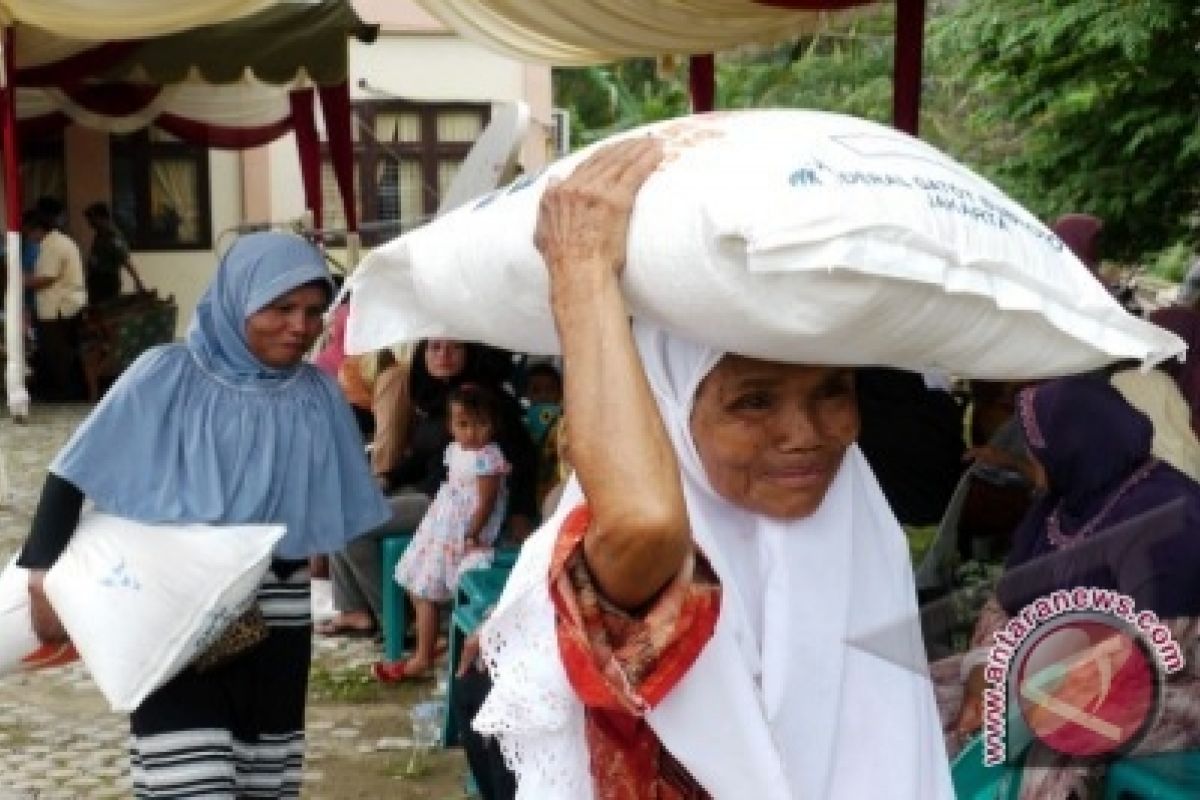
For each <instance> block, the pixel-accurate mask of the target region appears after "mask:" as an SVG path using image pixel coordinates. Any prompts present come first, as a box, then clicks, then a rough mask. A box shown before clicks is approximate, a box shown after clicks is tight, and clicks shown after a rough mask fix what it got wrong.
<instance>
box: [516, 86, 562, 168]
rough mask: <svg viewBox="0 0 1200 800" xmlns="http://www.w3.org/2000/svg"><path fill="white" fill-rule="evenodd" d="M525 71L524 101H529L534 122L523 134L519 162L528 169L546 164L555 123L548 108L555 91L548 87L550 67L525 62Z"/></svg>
mask: <svg viewBox="0 0 1200 800" xmlns="http://www.w3.org/2000/svg"><path fill="white" fill-rule="evenodd" d="M524 72H525V76H524V77H525V102H527V103H529V110H530V113H532V114H533V124H532V125H531V126H530V131H529V135H528V136H527V137H526V138H525V144H524V145H523V146H522V147H521V164H522V165H523V166H524V167H525V169H526V170H527V171H533V170H536V169H540V168H541V167H542V166H544V165H545V164H546V160H547V159H546V156H547V153H548V152H550V150H551V147H552V143H551V141H550V138H551V136H552V135H553V133H552V131H553V129H554V125H553V124H552V121H551V119H550V110H551V109H552V108H553V107H554V92H553V89H552V88H551V83H550V68H549V67H545V66H539V65H534V64H526V65H525V67H524Z"/></svg>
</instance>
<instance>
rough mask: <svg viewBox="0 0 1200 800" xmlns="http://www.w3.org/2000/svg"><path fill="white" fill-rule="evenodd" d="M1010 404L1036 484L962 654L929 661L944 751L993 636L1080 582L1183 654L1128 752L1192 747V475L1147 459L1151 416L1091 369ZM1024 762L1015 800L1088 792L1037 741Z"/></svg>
mask: <svg viewBox="0 0 1200 800" xmlns="http://www.w3.org/2000/svg"><path fill="white" fill-rule="evenodd" d="M1017 411H1018V414H1017V416H1018V420H1019V423H1020V427H1021V429H1022V432H1023V433H1024V436H1025V439H1026V445H1027V447H1028V450H1029V454H1030V456H1031V457H1032V458H1033V460H1034V461H1035V462H1036V464H1037V466H1038V471H1039V472H1041V473H1042V474H1041V476H1040V479H1039V481H1038V482H1039V483H1040V484H1041V489H1042V494H1041V497H1040V498H1039V499H1038V501H1037V502H1035V503H1034V505H1033V507H1032V508H1031V509H1030V511H1029V513H1028V515H1027V516H1026V518H1025V520H1024V521H1023V522H1022V524H1021V526H1020V527H1019V528H1018V529H1017V532H1016V534H1015V535H1014V540H1013V549H1012V552H1011V553H1010V554H1009V558H1008V561H1007V563H1006V565H1005V573H1004V576H1003V577H1002V578H1001V579H1000V581H999V584H998V585H997V587H996V596H995V597H994V598H993V599H992V600H990V601H988V603H987V605H985V607H984V609H983V611H982V612H981V613H980V617H979V621H978V623H977V625H976V627H975V633H974V636H973V637H972V641H971V646H972V650H971V651H970V652H968V653H965V654H962V655H959V656H954V657H952V658H948V659H944V660H942V661H939V662H937V663H935V664H933V665H931V670H930V671H931V676H932V678H933V681H934V687H935V694H936V696H937V700H938V707H939V712H940V713H941V716H942V722H943V726H944V730H945V732H946V737H947V747H948V748H949V750H950V752H951V755H954V754H955V753H956V752H957V751H958V750H959V749H961V748H962V747H963V746H964V745H965V744H966V743H967V742H968V741H969V740H970V739H972V738H973V737H974V735H975V734H976V732H977V731H978V730H979V728H980V726H981V724H982V708H981V706H980V697H981V694H982V690H983V688H984V686H985V684H984V681H983V674H984V663H985V662H986V660H987V654H988V650H989V648H990V646H991V645H992V644H993V643H994V641H996V640H995V639H994V638H993V633H995V632H997V631H1000V630H1001V629H1003V628H1004V627H1005V626H1006V625H1007V624H1008V622H1009V620H1010V618H1012V617H1015V616H1016V615H1017V614H1018V613H1019V612H1021V610H1022V609H1023V608H1025V607H1026V606H1027V605H1028V604H1030V603H1031V602H1033V601H1034V600H1037V599H1038V598H1041V597H1045V596H1048V595H1050V594H1052V593H1053V592H1055V591H1057V590H1060V589H1065V590H1071V589H1075V588H1079V587H1087V588H1096V589H1110V590H1113V591H1115V592H1119V593H1120V594H1124V595H1128V596H1130V597H1131V598H1133V600H1134V603H1135V605H1136V609H1137V610H1138V611H1142V610H1150V611H1154V612H1155V613H1156V614H1157V615H1158V617H1159V619H1161V620H1162V621H1163V622H1165V623H1167V624H1168V626H1169V628H1170V630H1171V632H1172V634H1173V636H1174V638H1175V641H1177V642H1178V643H1179V645H1180V647H1181V649H1182V651H1183V653H1184V658H1185V659H1186V661H1187V664H1186V666H1185V667H1184V669H1183V670H1182V671H1181V672H1177V673H1175V674H1173V675H1171V676H1170V680H1168V681H1166V682H1165V683H1164V686H1163V689H1162V693H1161V698H1160V709H1161V710H1160V712H1159V716H1158V717H1157V719H1156V721H1155V722H1154V723H1153V725H1152V727H1150V729H1149V730H1148V731H1147V732H1146V733H1145V734H1144V735H1143V738H1142V739H1141V740H1140V743H1139V744H1137V746H1136V749H1135V750H1134V751H1133V753H1132V754H1133V755H1135V756H1136V755H1139V754H1143V753H1153V752H1159V751H1164V750H1184V749H1187V750H1191V749H1196V748H1197V747H1200V672H1198V671H1197V668H1196V663H1195V658H1194V655H1195V654H1196V653H1197V652H1200V651H1198V648H1197V641H1198V638H1197V637H1198V636H1200V622H1198V619H1197V618H1198V617H1200V484H1197V483H1196V482H1195V481H1193V480H1191V479H1190V478H1188V477H1187V476H1186V475H1184V474H1183V473H1181V472H1179V471H1178V470H1176V469H1175V468H1174V467H1171V466H1170V465H1168V464H1166V463H1165V462H1161V461H1159V460H1157V459H1156V458H1154V457H1153V456H1152V455H1151V452H1150V445H1151V440H1152V438H1153V428H1152V426H1151V423H1150V421H1149V419H1147V418H1146V417H1145V416H1144V415H1143V414H1141V413H1140V412H1139V411H1136V410H1135V409H1134V408H1133V407H1132V406H1130V405H1129V404H1128V403H1127V402H1126V401H1125V399H1124V398H1123V397H1122V396H1121V394H1120V393H1119V392H1118V391H1117V390H1115V389H1114V388H1113V387H1112V386H1111V385H1110V384H1109V383H1108V382H1107V381H1106V380H1104V379H1103V378H1102V377H1099V376H1081V377H1072V378H1062V379H1059V380H1054V381H1049V382H1047V383H1044V384H1042V385H1040V386H1037V387H1034V388H1031V389H1026V390H1024V391H1023V392H1022V393H1021V394H1020V395H1019V396H1018V399H1017ZM1118 677H1120V676H1119V674H1117V675H1114V676H1113V680H1114V682H1115V681H1116V680H1117V679H1118ZM1025 766H1026V769H1025V770H1024V773H1023V775H1022V779H1021V790H1020V797H1021V798H1022V799H1023V800H1030V799H1031V798H1069V797H1073V796H1074V797H1080V798H1087V797H1092V796H1093V794H1094V792H1095V791H1096V788H1097V783H1098V782H1099V780H1100V771H1098V770H1096V769H1094V768H1093V765H1089V763H1087V762H1084V761H1080V760H1078V759H1071V758H1068V757H1066V756H1062V755H1059V754H1058V753H1056V752H1055V751H1053V750H1050V749H1049V748H1048V747H1045V746H1043V745H1040V744H1035V745H1034V746H1032V747H1031V748H1030V750H1029V751H1028V754H1027V755H1026V760H1025ZM1030 767H1036V768H1034V769H1030Z"/></svg>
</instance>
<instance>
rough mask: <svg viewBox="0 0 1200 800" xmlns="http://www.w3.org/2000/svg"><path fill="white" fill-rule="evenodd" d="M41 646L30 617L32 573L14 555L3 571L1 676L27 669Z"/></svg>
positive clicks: (0, 594)
mask: <svg viewBox="0 0 1200 800" xmlns="http://www.w3.org/2000/svg"><path fill="white" fill-rule="evenodd" d="M40 646H41V642H39V641H38V638H37V636H36V635H35V634H34V632H33V624H32V622H31V620H30V618H29V572H28V571H26V570H24V569H21V568H20V567H18V566H17V564H16V558H13V559H12V560H11V561H10V562H9V564H8V566H7V567H5V568H4V571H3V572H0V677H4V676H5V675H8V674H10V673H13V672H18V671H20V670H22V669H25V668H26V666H25V659H27V658H28V657H29V656H31V655H32V654H33V653H34V651H36V650H37V649H38V648H39V647H40Z"/></svg>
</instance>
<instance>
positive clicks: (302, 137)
mask: <svg viewBox="0 0 1200 800" xmlns="http://www.w3.org/2000/svg"><path fill="white" fill-rule="evenodd" d="M288 98H289V100H290V101H291V105H292V130H293V131H294V132H295V134H296V153H297V155H298V156H299V158H300V179H301V182H302V183H303V185H304V205H305V207H306V208H307V209H308V210H309V211H310V212H312V216H313V227H314V228H317V229H319V228H320V227H321V226H322V224H323V218H322V217H323V215H322V213H321V211H322V209H321V137H320V136H319V135H318V133H317V123H316V118H315V117H314V108H313V103H314V101H315V99H316V93H315V92H314V91H313V90H312V89H295V90H293V91H292V92H290V93H289V95H288Z"/></svg>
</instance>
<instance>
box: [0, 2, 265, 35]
mask: <svg viewBox="0 0 1200 800" xmlns="http://www.w3.org/2000/svg"><path fill="white" fill-rule="evenodd" d="M277 2H279V0H186V1H185V2H174V3H173V2H164V0H0V24H4V25H11V24H13V23H21V24H24V25H29V26H32V27H35V28H42V29H43V30H47V31H53V32H54V33H55V34H56V35H57V36H61V37H65V38H67V39H78V40H80V41H85V42H99V41H123V40H127V39H145V38H148V37H151V36H163V35H165V34H168V33H177V32H179V31H184V30H188V29H190V28H196V27H199V26H201V25H212V24H214V23H217V22H228V21H230V20H234V19H238V18H239V17H242V16H245V15H246V14H253V13H254V12H256V11H261V10H263V9H264V8H267V7H268V6H271V5H274V4H275V3H277Z"/></svg>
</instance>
